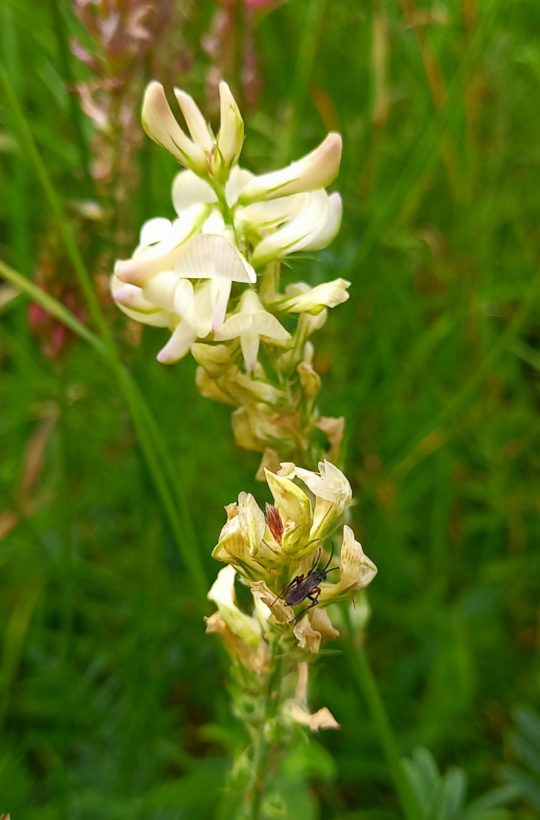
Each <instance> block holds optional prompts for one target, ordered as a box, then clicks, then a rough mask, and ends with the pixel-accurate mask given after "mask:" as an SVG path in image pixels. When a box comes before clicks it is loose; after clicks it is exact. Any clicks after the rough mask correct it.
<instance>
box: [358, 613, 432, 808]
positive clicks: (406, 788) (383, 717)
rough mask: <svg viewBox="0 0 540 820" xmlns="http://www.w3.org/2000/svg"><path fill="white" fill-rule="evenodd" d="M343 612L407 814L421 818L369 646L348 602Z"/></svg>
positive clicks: (360, 678)
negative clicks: (358, 639)
mask: <svg viewBox="0 0 540 820" xmlns="http://www.w3.org/2000/svg"><path fill="white" fill-rule="evenodd" d="M342 612H343V614H344V616H345V624H346V635H345V637H346V640H345V641H344V647H345V653H346V655H347V658H348V661H349V666H350V668H351V670H352V673H353V676H354V679H355V681H356V683H357V684H358V687H359V689H360V691H361V693H362V695H363V696H364V699H365V701H366V703H367V706H368V709H369V713H370V716H371V720H372V722H373V727H374V729H375V731H376V733H377V737H378V740H379V743H380V745H381V748H382V750H383V753H384V756H385V758H386V764H387V766H388V770H389V772H390V775H391V777H392V780H393V781H394V786H395V788H396V792H397V795H398V798H399V802H400V804H401V809H402V811H403V815H404V817H405V818H406V820H418V817H419V808H418V806H417V803H416V798H415V795H414V792H413V790H412V786H411V784H410V782H409V780H408V778H407V774H406V772H405V769H404V766H403V763H402V760H401V754H400V750H399V745H398V743H397V740H396V737H395V735H394V732H393V730H392V726H391V724H390V720H389V718H388V714H387V712H386V709H385V706H384V702H383V699H382V697H381V693H380V691H379V687H378V686H377V681H376V680H375V676H374V675H373V672H372V670H371V666H370V664H369V660H368V657H367V654H366V650H365V649H364V647H363V646H358V645H356V643H355V636H354V632H353V628H352V624H351V620H350V616H349V611H348V609H347V607H346V606H343V607H342Z"/></svg>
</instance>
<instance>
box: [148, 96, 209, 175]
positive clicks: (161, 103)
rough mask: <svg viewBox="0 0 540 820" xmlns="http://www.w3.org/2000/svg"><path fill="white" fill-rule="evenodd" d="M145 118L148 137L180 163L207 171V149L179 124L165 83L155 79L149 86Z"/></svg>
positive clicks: (203, 171) (202, 171) (196, 169)
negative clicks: (166, 94)
mask: <svg viewBox="0 0 540 820" xmlns="http://www.w3.org/2000/svg"><path fill="white" fill-rule="evenodd" d="M141 119H142V126H143V128H144V130H145V131H146V133H147V134H148V136H149V137H150V138H151V139H153V140H154V142H157V143H158V144H159V145H161V146H163V148H165V149H166V150H167V151H169V153H171V154H172V155H173V157H175V158H176V159H177V160H178V162H180V163H181V164H182V165H185V166H186V167H187V168H191V169H192V170H194V171H196V172H197V173H201V174H204V173H205V172H206V169H207V162H206V156H205V153H204V151H203V149H202V148H201V147H200V146H199V145H195V143H194V142H192V141H191V140H190V139H189V138H188V137H187V136H186V134H185V133H184V132H183V131H182V129H181V128H180V126H179V125H178V122H177V121H176V118H175V117H174V114H173V113H172V111H171V108H170V105H169V103H168V102H167V97H166V96H165V91H164V89H163V86H162V85H161V83H158V82H156V81H153V82H151V83H150V84H149V85H148V86H147V88H146V91H145V93H144V99H143V104H142V112H141Z"/></svg>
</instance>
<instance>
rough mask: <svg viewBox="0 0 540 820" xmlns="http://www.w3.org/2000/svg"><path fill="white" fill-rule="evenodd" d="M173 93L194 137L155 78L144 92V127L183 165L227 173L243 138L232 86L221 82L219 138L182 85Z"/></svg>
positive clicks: (206, 173)
mask: <svg viewBox="0 0 540 820" xmlns="http://www.w3.org/2000/svg"><path fill="white" fill-rule="evenodd" d="M174 94H175V97H176V100H177V102H178V105H179V106H180V109H181V111H182V114H183V115H184V119H185V121H186V125H187V127H188V130H189V133H190V136H191V139H190V138H189V137H188V136H187V134H186V133H185V132H184V131H183V129H182V128H181V127H180V125H179V124H178V121H177V120H176V117H175V116H174V114H173V112H172V111H171V108H170V106H169V103H168V102H167V98H166V96H165V91H164V90H163V86H162V85H161V84H160V83H157V82H155V81H154V82H151V83H150V85H149V86H148V87H147V89H146V92H145V95H144V100H143V106H142V123H143V128H144V130H145V131H146V133H147V134H148V136H149V137H151V139H153V140H154V141H155V142H157V143H158V144H159V145H162V146H163V147H164V148H165V149H166V150H167V151H169V152H170V153H171V154H172V155H173V156H174V157H175V158H176V159H177V160H178V162H180V163H181V165H184V166H185V167H186V168H190V169H191V170H192V171H194V172H195V173H196V174H198V175H199V176H203V177H205V176H206V177H207V176H216V177H221V176H223V175H224V174H225V175H227V173H228V171H229V169H230V168H231V167H232V166H233V165H234V164H235V163H236V162H237V160H238V156H239V155H240V151H241V150H242V143H243V141H244V123H243V121H242V117H241V116H240V111H239V109H238V106H237V104H236V102H235V100H234V97H233V95H232V94H231V91H230V88H229V86H228V85H227V83H225V82H221V83H220V84H219V96H220V102H221V125H220V129H219V134H218V137H217V140H216V139H215V138H214V135H213V134H212V131H211V129H210V127H209V126H208V125H207V123H206V121H205V119H204V117H203V115H202V114H201V111H200V109H199V107H198V106H197V104H196V103H195V101H194V100H193V98H192V97H191V96H190V95H189V94H187V93H186V92H185V91H182V90H181V89H179V88H175V89H174Z"/></svg>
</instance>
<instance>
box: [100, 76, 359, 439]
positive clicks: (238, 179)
mask: <svg viewBox="0 0 540 820" xmlns="http://www.w3.org/2000/svg"><path fill="white" fill-rule="evenodd" d="M174 94H175V97H176V102H177V104H178V108H179V113H180V112H181V114H182V116H183V124H181V123H179V122H178V119H177V117H176V115H175V113H173V111H172V110H171V107H170V105H169V102H168V101H167V97H166V96H165V92H164V89H163V86H162V85H161V84H160V83H157V82H151V83H150V84H149V86H148V87H147V89H146V92H145V95H144V100H143V106H142V120H143V127H144V129H145V130H146V132H147V133H148V135H149V136H150V137H151V138H152V139H153V140H155V141H156V142H157V143H159V144H160V145H162V146H163V147H164V148H165V149H166V150H167V151H169V152H170V153H171V154H172V155H173V156H174V157H175V158H176V159H177V160H178V162H179V163H180V164H181V165H183V166H184V167H185V169H186V170H183V171H181V172H180V173H178V174H177V175H176V177H175V179H174V182H173V188H172V200H173V205H174V209H175V211H176V215H177V216H176V218H175V219H174V220H169V219H165V218H163V217H158V218H155V219H150V220H149V221H148V222H146V223H145V225H144V226H143V228H142V230H141V235H140V241H139V245H138V246H137V248H136V249H135V251H134V253H133V255H132V257H131V259H122V260H118V261H117V262H116V264H115V268H114V276H113V278H112V281H111V292H112V295H113V298H114V300H115V301H116V303H117V304H118V306H119V307H120V309H121V310H123V311H124V312H125V313H126V314H127V315H128V316H130V317H131V318H132V319H136V320H137V321H140V322H142V323H143V324H149V325H155V326H158V327H166V328H168V329H169V330H170V331H171V336H170V338H169V340H168V341H167V343H166V344H165V345H164V347H163V348H162V349H161V351H160V352H159V354H158V360H159V361H160V362H162V363H163V364H172V363H173V362H176V361H178V360H179V359H180V358H182V356H184V355H186V353H187V352H188V351H189V350H190V349H191V347H192V345H194V344H197V343H199V342H201V341H203V340H204V342H205V343H206V344H209V345H213V344H214V343H215V342H221V343H225V347H226V348H227V349H229V351H233V352H234V354H235V352H236V349H237V342H236V340H238V342H239V344H240V348H241V350H242V354H243V358H244V363H245V369H246V370H247V371H248V374H249V377H250V379H252V380H253V379H255V378H258V377H257V374H256V369H257V367H258V361H257V360H258V353H259V348H260V344H261V341H262V342H263V343H264V344H266V345H275V346H280V345H281V346H287V345H289V348H290V349H291V350H292V351H293V352H294V342H293V340H292V339H291V335H290V333H289V332H288V331H287V330H286V329H285V328H284V327H283V326H282V325H281V324H280V322H279V321H278V320H277V318H276V316H275V315H274V314H276V313H280V312H281V313H301V314H303V315H302V318H301V323H302V324H301V327H302V331H301V332H302V334H303V335H304V337H305V338H307V337H308V336H309V335H310V333H312V332H313V331H314V330H315V329H317V328H318V327H320V326H321V324H322V323H323V322H324V320H325V318H326V308H328V307H333V306H335V305H337V304H340V303H341V302H343V301H345V300H346V298H347V293H346V288H347V287H348V283H346V282H345V280H342V279H338V280H336V281H335V282H333V283H328V284H327V285H319V286H318V287H317V288H309V286H308V285H304V284H303V283H299V284H297V285H293V286H289V288H288V289H287V292H286V294H282V293H281V294H280V293H277V292H275V290H274V291H271V290H268V288H267V289H266V292H265V295H262V292H261V298H262V299H263V300H264V302H265V305H264V306H263V304H262V303H261V301H260V300H259V296H258V294H257V293H256V291H255V290H252V289H251V288H249V289H246V288H242V287H240V288H236V289H235V292H234V293H233V296H234V298H235V303H234V304H235V305H236V308H235V309H234V310H232V311H229V315H227V310H228V305H229V297H230V296H231V293H232V288H233V283H238V284H239V285H244V286H245V285H255V284H256V282H257V275H256V272H255V267H254V266H257V268H264V267H265V266H267V265H268V263H271V262H277V261H278V260H280V259H283V258H285V257H287V256H289V255H290V254H292V253H297V252H299V251H309V250H318V249H320V248H323V247H326V245H328V244H329V242H331V241H332V239H333V238H334V236H335V234H336V233H337V231H338V229H339V226H340V222H341V198H340V196H339V194H337V193H332V194H330V195H329V194H327V193H326V191H325V190H324V186H326V185H328V184H329V183H331V182H332V181H333V180H334V179H335V177H336V175H337V173H338V170H339V163H340V158H341V137H340V136H339V134H329V135H328V136H327V137H326V139H324V140H323V142H322V143H321V144H320V145H319V146H318V147H317V148H315V149H314V150H313V151H311V152H310V153H309V154H306V156H304V157H302V158H301V159H299V160H297V161H296V162H293V163H291V165H289V166H287V167H286V168H283V169H281V170H279V171H275V172H272V173H269V174H262V175H260V176H255V175H254V174H252V173H250V172H249V171H247V170H245V169H243V168H240V167H239V166H238V164H237V163H238V158H239V156H240V152H241V150H242V144H243V141H244V123H243V121H242V117H241V115H240V111H239V109H238V106H237V104H236V101H235V99H234V97H233V95H232V93H231V91H230V89H229V86H228V85H227V84H226V83H225V82H221V83H220V86H219V95H220V126H219V131H218V133H217V137H216V136H215V135H214V132H213V131H212V128H211V127H210V126H209V125H208V123H207V122H206V120H205V118H204V116H203V114H202V113H201V111H200V109H199V107H198V106H197V104H196V102H195V101H194V99H193V98H192V97H191V96H190V95H189V94H188V93H186V92H185V91H183V90H182V89H178V88H176V89H174ZM242 291H243V292H242ZM304 369H305V368H304ZM234 372H236V373H240V372H241V371H240V369H239V368H238V367H237V366H236V364H234V366H233V362H232V361H231V368H230V374H229V376H230V377H231V378H232V375H233V374H234ZM259 381H260V379H259ZM220 391H221V394H222V395H223V396H224V397H225V400H228V399H227V395H228V393H229V392H230V391H229V390H228V388H227V390H224V388H223V386H222V387H220ZM218 392H219V391H218ZM207 393H208V391H207ZM214 393H215V391H214ZM234 393H235V391H234V389H233V390H232V394H233V395H234ZM243 395H244V394H243ZM261 401H264V399H261ZM232 403H233V404H234V403H235V402H234V401H233V402H232ZM248 404H249V405H250V406H251V405H252V404H253V402H252V401H250V402H248ZM246 412H247V411H246ZM272 418H273V419H274V421H273V423H274V426H275V417H274V416H272V414H270V416H269V419H268V420H269V421H271V420H272ZM276 434H277V436H278V437H279V436H280V435H281V433H280V432H279V430H277V429H276ZM291 435H292V434H291ZM255 449H260V448H259V443H257V444H256V446H255Z"/></svg>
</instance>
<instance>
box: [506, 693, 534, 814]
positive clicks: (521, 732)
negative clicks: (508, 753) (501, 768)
mask: <svg viewBox="0 0 540 820" xmlns="http://www.w3.org/2000/svg"><path fill="white" fill-rule="evenodd" d="M514 720H515V727H514V728H513V729H512V730H511V731H510V732H509V733H508V741H509V744H510V747H511V749H512V751H513V752H514V754H515V756H516V758H517V761H518V762H519V763H520V764H521V765H520V766H519V767H518V766H515V765H514V766H507V767H506V768H505V776H506V779H507V780H508V781H509V782H510V783H514V784H515V785H516V786H518V787H519V788H520V789H521V791H522V792H523V794H524V796H525V797H526V799H527V800H528V802H529V803H530V804H531V806H534V807H535V808H536V809H540V718H539V717H538V715H537V714H536V713H535V712H533V711H532V710H531V709H516V710H515V712H514Z"/></svg>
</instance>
